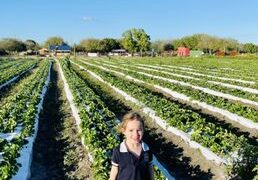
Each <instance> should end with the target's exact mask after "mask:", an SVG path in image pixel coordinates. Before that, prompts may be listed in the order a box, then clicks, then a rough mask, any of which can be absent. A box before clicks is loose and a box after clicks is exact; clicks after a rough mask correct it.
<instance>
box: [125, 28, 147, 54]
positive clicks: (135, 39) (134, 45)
mask: <svg viewBox="0 0 258 180" xmlns="http://www.w3.org/2000/svg"><path fill="white" fill-rule="evenodd" d="M122 37H123V38H122V45H123V47H124V48H125V49H126V50H127V51H129V52H130V53H135V52H141V53H142V52H144V51H148V50H149V49H150V45H151V43H150V36H149V35H148V34H146V33H145V31H144V30H143V29H136V28H133V29H130V30H127V31H125V32H124V33H123V34H122Z"/></svg>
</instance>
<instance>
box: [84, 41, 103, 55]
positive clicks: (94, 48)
mask: <svg viewBox="0 0 258 180" xmlns="http://www.w3.org/2000/svg"><path fill="white" fill-rule="evenodd" d="M79 46H80V47H82V48H83V49H84V51H86V52H100V51H102V50H101V47H100V40H99V39H93V38H90V39H84V40H82V41H81V42H80V44H79Z"/></svg>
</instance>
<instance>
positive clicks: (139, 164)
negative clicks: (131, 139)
mask: <svg viewBox="0 0 258 180" xmlns="http://www.w3.org/2000/svg"><path fill="white" fill-rule="evenodd" d="M141 144H142V152H141V155H140V156H139V157H136V156H135V155H134V154H133V153H131V152H129V151H128V150H127V148H126V145H125V141H123V142H122V143H121V144H120V145H119V146H117V147H116V148H114V149H113V155H112V165H114V166H117V167H118V175H117V180H150V170H149V166H150V165H151V164H152V153H151V151H150V149H149V147H148V145H147V144H145V143H144V142H142V143H141Z"/></svg>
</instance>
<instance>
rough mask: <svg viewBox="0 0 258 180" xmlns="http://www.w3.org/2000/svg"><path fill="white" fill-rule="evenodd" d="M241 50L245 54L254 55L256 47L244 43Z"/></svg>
mask: <svg viewBox="0 0 258 180" xmlns="http://www.w3.org/2000/svg"><path fill="white" fill-rule="evenodd" d="M243 50H244V51H245V52H247V53H256V52H257V46H256V45H255V44H253V43H246V44H244V46H243Z"/></svg>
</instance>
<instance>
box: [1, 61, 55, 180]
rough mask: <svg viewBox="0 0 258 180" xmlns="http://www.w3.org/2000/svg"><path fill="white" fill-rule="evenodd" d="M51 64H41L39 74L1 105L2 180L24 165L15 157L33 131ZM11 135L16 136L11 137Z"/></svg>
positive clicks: (24, 83) (33, 76)
mask: <svg viewBox="0 0 258 180" xmlns="http://www.w3.org/2000/svg"><path fill="white" fill-rule="evenodd" d="M50 64H51V62H50V61H44V62H43V61H42V62H41V63H40V67H39V68H38V69H37V70H36V72H35V73H34V74H33V75H32V76H30V77H29V78H28V79H27V81H24V82H23V84H21V85H20V92H19V93H17V94H15V95H12V96H9V97H6V99H5V101H4V103H3V104H2V105H1V110H0V126H1V127H0V130H1V133H0V134H1V137H0V152H1V154H2V157H0V179H10V178H11V177H12V176H13V175H14V174H15V173H16V172H17V171H18V169H19V166H21V165H20V164H18V163H17V160H16V158H18V157H19V156H20V151H21V149H22V148H23V147H24V145H25V144H27V142H28V141H27V138H28V137H30V136H31V135H32V134H33V132H34V123H35V118H36V117H37V109H38V104H39V102H40V100H41V92H42V89H43V86H44V85H45V82H46V78H47V76H48V75H49V73H50V72H49V70H50ZM11 133H14V134H15V135H14V136H13V137H10V135H11ZM8 136H9V137H8ZM3 137H4V138H3Z"/></svg>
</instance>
